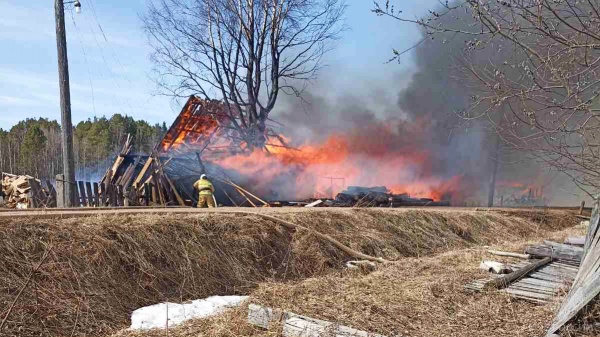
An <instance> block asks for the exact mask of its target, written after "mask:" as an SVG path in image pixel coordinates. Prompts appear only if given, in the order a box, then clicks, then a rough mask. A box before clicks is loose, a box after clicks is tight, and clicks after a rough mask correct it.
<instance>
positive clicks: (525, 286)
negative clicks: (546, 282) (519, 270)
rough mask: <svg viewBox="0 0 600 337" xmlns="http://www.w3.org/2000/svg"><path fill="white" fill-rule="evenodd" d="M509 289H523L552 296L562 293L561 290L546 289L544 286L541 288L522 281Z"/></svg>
mask: <svg viewBox="0 0 600 337" xmlns="http://www.w3.org/2000/svg"><path fill="white" fill-rule="evenodd" d="M509 288H513V289H519V288H522V289H526V290H530V291H539V292H542V293H549V294H551V295H554V294H558V292H559V291H560V288H554V287H544V286H540V285H537V284H530V283H525V282H521V281H519V282H515V283H513V284H511V285H510V287H509Z"/></svg>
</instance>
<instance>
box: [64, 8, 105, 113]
mask: <svg viewBox="0 0 600 337" xmlns="http://www.w3.org/2000/svg"><path fill="white" fill-rule="evenodd" d="M70 14H71V20H73V26H74V27H75V31H76V32H77V37H78V38H79V44H80V45H81V51H82V52H83V59H84V60H85V67H86V68H87V73H88V80H89V81H90V88H91V89H92V107H93V108H94V117H97V116H98V113H97V112H96V98H95V95H94V84H93V83H92V74H91V72H90V65H89V63H88V59H87V54H86V52H85V48H84V46H83V39H82V38H81V33H80V32H79V27H78V26H77V23H75V17H74V16H73V11H70Z"/></svg>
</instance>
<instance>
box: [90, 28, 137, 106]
mask: <svg viewBox="0 0 600 337" xmlns="http://www.w3.org/2000/svg"><path fill="white" fill-rule="evenodd" d="M85 21H87V23H88V26H89V28H90V31H91V32H92V36H93V37H94V41H95V42H96V46H98V50H99V51H100V56H101V57H102V62H103V63H104V66H105V67H106V70H108V73H109V74H110V76H111V78H112V80H113V81H114V82H115V84H116V85H117V87H118V88H119V90H120V91H123V88H121V85H120V84H119V82H118V81H117V79H116V77H115V75H114V73H113V72H112V70H111V68H110V67H109V66H108V62H107V61H106V57H105V56H104V52H103V51H102V46H101V45H100V43H99V42H98V38H97V36H96V31H95V30H94V28H92V25H91V24H90V22H89V20H85ZM125 102H126V103H127V105H128V106H129V110H130V111H131V114H132V115H133V108H132V107H131V104H130V103H129V99H128V98H127V96H125Z"/></svg>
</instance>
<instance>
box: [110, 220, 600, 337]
mask: <svg viewBox="0 0 600 337" xmlns="http://www.w3.org/2000/svg"><path fill="white" fill-rule="evenodd" d="M545 234H546V235H548V234H549V233H545ZM573 234H578V235H579V234H581V233H580V232H578V231H561V232H556V233H552V234H550V235H548V236H543V237H540V238H538V239H539V240H541V239H542V238H548V239H554V240H560V239H562V238H564V237H565V236H567V235H573ZM526 243H527V241H525V240H520V241H518V242H511V243H510V244H508V245H507V246H496V247H495V248H497V249H513V248H515V247H517V246H523V245H525V244H526ZM484 258H485V259H496V260H498V257H497V256H491V255H489V254H487V250H486V249H484V248H467V249H461V250H456V251H451V252H446V253H442V254H439V255H436V256H433V257H423V258H405V259H401V260H400V261H398V262H397V263H393V264H389V265H384V266H381V267H380V268H378V270H376V271H375V272H373V273H370V274H367V275H365V274H362V273H360V272H352V271H345V272H341V273H336V274H328V275H325V276H321V277H314V278H310V279H307V280H302V281H294V282H288V283H281V282H269V283H263V284H261V285H260V286H259V287H258V288H257V290H255V291H254V292H253V293H252V295H251V298H250V300H249V301H250V302H252V303H258V304H262V305H265V306H269V307H273V308H283V309H284V310H287V311H290V312H294V313H298V314H302V315H306V316H309V317H313V318H317V319H324V320H328V321H331V322H337V323H340V324H344V325H348V326H351V327H353V328H357V329H362V330H365V331H369V332H373V333H379V334H383V335H386V336H411V337H412V336H415V337H429V336H432V337H438V336H439V337H447V336H456V337H464V336H469V337H487V336H520V337H530V336H543V335H544V334H545V331H546V329H547V328H548V326H549V324H550V322H551V320H552V317H553V315H554V313H555V310H556V309H557V308H558V304H559V302H558V301H559V299H557V302H555V303H550V304H546V305H537V304H532V303H529V302H525V301H521V300H515V299H511V298H510V297H508V296H507V295H505V294H503V293H500V292H492V291H489V292H486V293H478V294H473V293H470V292H466V291H464V288H463V286H464V285H465V284H466V283H468V282H470V281H471V280H473V279H477V278H484V277H488V276H489V275H488V273H487V272H485V271H481V270H479V269H478V266H479V262H480V261H481V260H482V259H484ZM505 260H506V261H505V262H508V261H510V260H511V258H505ZM513 261H516V260H513ZM246 319H247V311H246V306H243V307H240V308H237V309H234V310H231V311H228V312H225V313H223V314H221V315H218V316H216V317H212V318H208V319H202V320H196V321H191V322H188V323H186V324H184V325H182V326H180V327H176V328H174V329H172V330H170V331H169V335H170V336H173V337H192V336H203V337H227V336H252V337H259V336H261V337H262V336H265V337H266V336H273V335H278V333H277V331H264V330H261V329H258V328H256V327H253V326H250V325H248V324H247V323H246ZM164 335H165V331H164V330H153V331H143V332H139V331H138V332H130V331H122V332H119V333H117V334H115V335H113V336H112V337H160V336H164ZM569 336H570V335H569ZM573 336H575V335H573ZM586 336H587V335H586ZM589 336H592V335H589Z"/></svg>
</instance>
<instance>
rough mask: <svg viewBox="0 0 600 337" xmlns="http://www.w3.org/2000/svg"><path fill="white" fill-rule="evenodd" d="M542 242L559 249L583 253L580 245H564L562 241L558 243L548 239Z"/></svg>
mask: <svg viewBox="0 0 600 337" xmlns="http://www.w3.org/2000/svg"><path fill="white" fill-rule="evenodd" d="M544 244H545V245H548V246H551V247H555V248H558V249H560V250H566V251H573V252H574V253H579V252H581V253H582V254H583V248H582V247H577V246H573V245H566V244H564V243H558V242H554V241H548V240H544Z"/></svg>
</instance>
